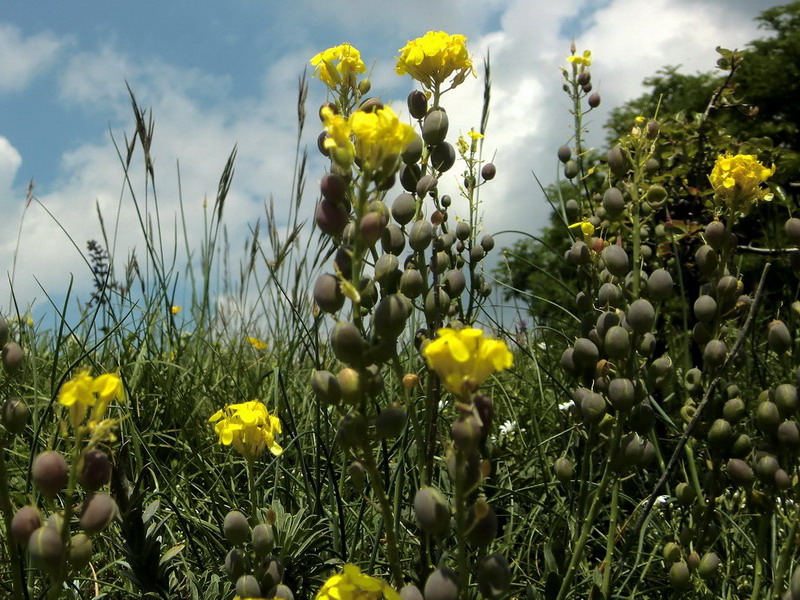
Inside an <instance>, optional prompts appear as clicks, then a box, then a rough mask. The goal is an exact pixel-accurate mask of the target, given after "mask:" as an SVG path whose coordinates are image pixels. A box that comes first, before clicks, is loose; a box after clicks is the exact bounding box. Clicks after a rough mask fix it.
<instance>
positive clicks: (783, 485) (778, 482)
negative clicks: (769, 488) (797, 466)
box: [773, 469, 792, 490]
mask: <svg viewBox="0 0 800 600" xmlns="http://www.w3.org/2000/svg"><path fill="white" fill-rule="evenodd" d="M773 481H774V483H775V487H777V488H778V489H779V490H786V489H789V487H790V486H791V485H792V480H791V479H790V478H789V474H788V473H787V472H786V471H784V470H783V469H778V470H777V471H775V477H774V478H773Z"/></svg>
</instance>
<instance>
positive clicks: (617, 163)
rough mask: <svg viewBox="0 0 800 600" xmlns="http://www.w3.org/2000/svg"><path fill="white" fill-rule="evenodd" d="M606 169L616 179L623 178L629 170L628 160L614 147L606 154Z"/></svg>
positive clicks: (618, 148) (620, 150) (620, 149)
mask: <svg viewBox="0 0 800 600" xmlns="http://www.w3.org/2000/svg"><path fill="white" fill-rule="evenodd" d="M607 160H608V168H609V169H611V172H612V173H613V174H614V175H616V176H617V177H624V176H625V175H626V174H627V172H628V169H629V165H628V160H627V159H626V158H625V155H624V154H623V152H622V148H620V147H619V146H615V147H614V148H612V149H611V150H609V151H608V154H607Z"/></svg>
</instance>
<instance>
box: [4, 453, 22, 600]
mask: <svg viewBox="0 0 800 600" xmlns="http://www.w3.org/2000/svg"><path fill="white" fill-rule="evenodd" d="M0 509H2V511H3V519H4V520H5V524H6V546H7V547H8V557H9V560H10V562H11V577H12V580H13V586H14V587H13V589H14V600H22V598H23V595H22V593H23V592H22V590H23V583H22V560H21V557H20V554H19V548H18V547H17V542H16V540H14V538H13V537H12V535H11V519H13V518H14V507H13V506H12V505H11V495H10V493H9V491H8V468H7V467H6V455H5V444H3V445H0Z"/></svg>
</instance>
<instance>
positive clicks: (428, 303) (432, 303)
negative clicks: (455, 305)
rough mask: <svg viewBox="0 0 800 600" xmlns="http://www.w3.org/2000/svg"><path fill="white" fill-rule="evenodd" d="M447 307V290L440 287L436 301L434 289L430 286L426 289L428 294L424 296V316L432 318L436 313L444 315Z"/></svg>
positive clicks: (448, 299) (448, 298) (448, 301)
mask: <svg viewBox="0 0 800 600" xmlns="http://www.w3.org/2000/svg"><path fill="white" fill-rule="evenodd" d="M449 307H450V296H448V295H447V292H445V291H444V290H442V289H440V290H439V299H438V302H437V299H436V290H435V289H433V288H431V289H430V290H429V291H428V295H427V296H425V316H426V317H428V318H429V319H434V318H435V317H437V316H438V315H446V314H447V310H448V308H449Z"/></svg>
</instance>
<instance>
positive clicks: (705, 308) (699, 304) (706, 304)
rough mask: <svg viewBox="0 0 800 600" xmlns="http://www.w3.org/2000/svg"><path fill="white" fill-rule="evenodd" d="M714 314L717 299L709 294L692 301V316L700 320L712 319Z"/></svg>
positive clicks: (715, 312) (707, 320)
mask: <svg viewBox="0 0 800 600" xmlns="http://www.w3.org/2000/svg"><path fill="white" fill-rule="evenodd" d="M716 314H717V301H716V300H714V298H712V297H711V296H700V297H698V298H697V300H695V301H694V316H696V317H697V318H698V319H700V320H701V321H705V322H709V321H712V320H713V319H714V317H715V316H716Z"/></svg>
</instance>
